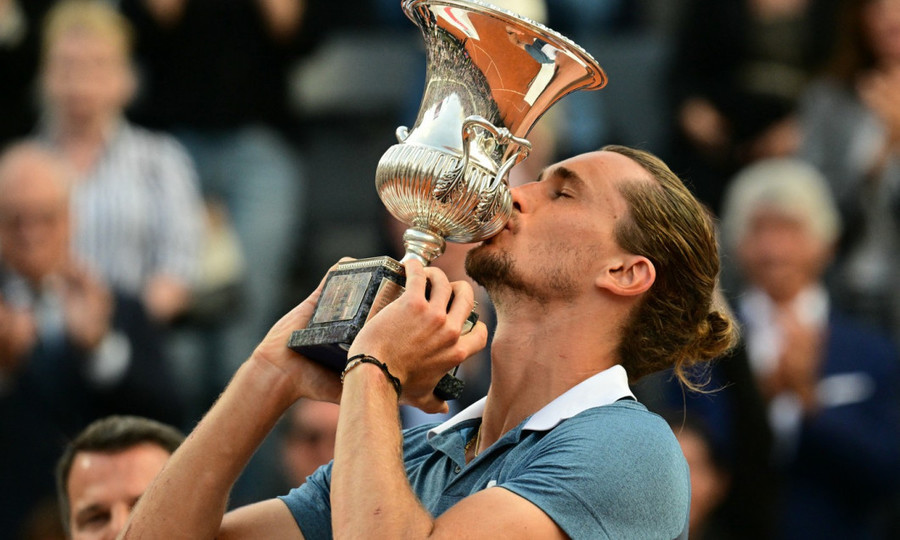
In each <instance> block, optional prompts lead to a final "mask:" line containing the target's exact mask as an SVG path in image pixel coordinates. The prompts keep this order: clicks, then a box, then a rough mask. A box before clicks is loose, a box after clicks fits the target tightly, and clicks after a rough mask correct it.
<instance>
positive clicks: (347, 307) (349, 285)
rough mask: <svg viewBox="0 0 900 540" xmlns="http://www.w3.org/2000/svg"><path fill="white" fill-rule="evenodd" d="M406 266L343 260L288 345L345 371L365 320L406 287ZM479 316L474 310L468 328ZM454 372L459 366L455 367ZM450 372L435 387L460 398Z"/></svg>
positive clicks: (378, 260) (443, 394) (383, 260)
mask: <svg viewBox="0 0 900 540" xmlns="http://www.w3.org/2000/svg"><path fill="white" fill-rule="evenodd" d="M405 284H406V274H405V272H404V269H403V266H402V265H401V264H400V263H399V262H397V261H396V260H394V259H392V258H391V257H373V258H369V259H360V260H357V261H348V262H344V263H339V264H338V265H337V267H335V269H334V270H332V271H331V272H329V273H328V276H327V277H326V281H325V287H324V289H323V290H322V296H320V297H319V301H318V303H317V304H316V309H315V312H314V313H313V317H312V319H310V321H309V324H308V325H307V327H306V328H304V329H302V330H295V331H294V332H293V333H292V334H291V339H290V341H289V342H288V347H289V348H290V349H291V350H293V351H296V352H298V353H300V354H302V355H304V356H306V357H307V358H309V359H310V360H313V361H314V362H318V363H320V364H322V365H325V366H327V367H330V368H331V369H333V370H335V371H338V372H340V371H343V369H344V367H345V366H346V365H347V351H348V350H349V349H350V344H351V343H353V340H354V339H355V338H356V335H357V334H359V331H360V330H362V327H363V325H364V324H365V323H366V321H368V320H369V319H370V318H371V317H373V316H375V314H376V313H378V312H379V311H381V309H382V308H384V307H385V306H386V305H388V304H389V303H391V302H393V301H394V300H396V299H397V298H398V297H399V296H400V295H401V294H402V293H403V291H404V287H403V286H404V285H405ZM477 321H478V314H477V313H475V311H474V310H473V311H472V313H471V314H470V315H469V318H468V320H467V323H466V326H465V328H464V329H463V333H465V332H468V331H469V330H471V329H472V327H473V326H475V323H476V322H477ZM452 373H453V374H455V373H456V370H453V372H452ZM453 374H450V373H448V374H446V375H444V376H443V378H441V380H440V382H439V383H438V385H437V386H436V387H435V389H434V394H435V396H437V397H438V398H440V399H443V400H448V399H456V398H458V397H459V396H460V394H461V392H462V389H463V382H462V381H461V380H459V379H457V378H456V377H454V376H453Z"/></svg>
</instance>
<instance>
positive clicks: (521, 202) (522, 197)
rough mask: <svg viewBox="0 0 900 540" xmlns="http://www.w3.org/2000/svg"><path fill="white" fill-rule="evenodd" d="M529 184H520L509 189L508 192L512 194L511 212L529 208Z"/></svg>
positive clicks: (525, 210) (521, 211)
mask: <svg viewBox="0 0 900 540" xmlns="http://www.w3.org/2000/svg"><path fill="white" fill-rule="evenodd" d="M529 185H530V184H525V185H522V186H516V187H514V188H511V189H510V190H509V194H510V195H511V196H512V206H513V213H520V214H521V213H524V212H528V211H529V210H531V204H532V203H531V202H530V198H529V193H528V186H529Z"/></svg>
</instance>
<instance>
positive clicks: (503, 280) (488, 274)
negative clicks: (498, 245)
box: [466, 244, 527, 296]
mask: <svg viewBox="0 0 900 540" xmlns="http://www.w3.org/2000/svg"><path fill="white" fill-rule="evenodd" d="M466 274H468V275H469V277H470V278H472V279H474V280H475V282H476V283H478V284H479V285H481V286H482V287H484V288H485V290H487V291H488V293H491V296H493V294H494V293H495V292H499V291H500V289H511V290H515V291H521V292H525V291H526V290H527V287H526V285H525V282H524V280H522V278H521V276H519V275H517V274H516V272H515V269H514V268H513V264H512V258H511V257H510V256H509V254H508V253H506V252H502V251H495V252H493V253H491V252H490V251H487V250H486V249H485V246H484V244H482V245H480V246H477V247H475V248H473V249H472V250H470V251H469V253H467V254H466Z"/></svg>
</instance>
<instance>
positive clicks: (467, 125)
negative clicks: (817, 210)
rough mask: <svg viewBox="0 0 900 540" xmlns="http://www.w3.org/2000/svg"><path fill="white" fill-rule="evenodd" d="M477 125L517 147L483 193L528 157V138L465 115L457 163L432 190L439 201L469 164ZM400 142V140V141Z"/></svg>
mask: <svg viewBox="0 0 900 540" xmlns="http://www.w3.org/2000/svg"><path fill="white" fill-rule="evenodd" d="M476 127H479V128H482V129H484V130H485V131H487V132H489V133H491V134H492V135H493V136H494V138H495V139H496V141H497V143H498V144H514V145H516V146H517V147H518V148H516V151H515V152H514V153H513V154H512V155H510V156H509V157H508V158H507V159H506V161H504V162H503V165H501V166H500V169H499V170H498V171H497V175H496V176H495V177H494V180H493V182H491V185H490V186H488V187H487V188H486V189H485V190H484V195H488V196H490V195H492V194H493V193H494V192H496V191H497V188H498V187H499V186H500V184H501V183H502V182H503V178H504V177H505V176H506V174H507V173H509V171H510V169H512V168H513V167H514V166H515V165H516V164H517V163H519V162H520V161H522V160H523V159H525V158H526V157H528V154H529V153H530V152H531V142H529V141H528V139H523V138H522V137H516V136H515V135H513V134H512V133H510V131H509V130H508V129H506V128H498V127H497V126H495V125H494V124H492V123H491V122H490V121H489V120H487V119H486V118H484V117H483V116H479V115H477V114H473V115H471V116H468V117H466V119H465V120H463V123H462V130H461V134H462V143H463V144H462V157H461V158H460V160H459V163H458V164H457V165H456V167H454V168H453V169H451V170H450V171H447V173H445V174H444V175H443V178H441V181H440V182H439V183H438V186H437V187H436V188H435V190H434V195H435V197H436V198H437V199H438V200H440V201H441V202H446V198H447V197H448V196H449V194H450V193H452V192H453V189H454V188H455V187H456V185H457V184H458V183H459V182H460V181H461V180H462V179H463V173H464V172H465V170H466V167H467V166H468V165H469V155H470V151H469V148H470V147H471V142H472V137H473V136H474V133H475V131H474V128H476ZM401 136H402V137H403V138H404V139H405V138H406V136H407V134H406V130H405V129H403V132H402V133H401V128H398V129H397V138H398V139H400V137H401ZM401 142H402V141H401Z"/></svg>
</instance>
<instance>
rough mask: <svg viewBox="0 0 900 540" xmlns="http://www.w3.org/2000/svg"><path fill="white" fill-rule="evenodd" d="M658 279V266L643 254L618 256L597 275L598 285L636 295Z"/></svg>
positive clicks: (619, 293) (618, 292)
mask: <svg viewBox="0 0 900 540" xmlns="http://www.w3.org/2000/svg"><path fill="white" fill-rule="evenodd" d="M654 281H656V268H655V267H654V266H653V263H652V262H650V259H648V258H647V257H644V256H641V255H625V256H622V257H620V258H618V259H617V260H616V261H613V263H612V264H611V265H610V266H608V267H607V268H606V269H605V270H604V271H603V273H602V274H600V275H599V276H598V277H597V281H596V285H597V286H598V287H600V288H601V289H606V290H608V291H610V292H611V293H614V294H617V295H619V296H636V295H638V294H641V293H643V292H646V291H647V289H649V288H650V286H651V285H653V282H654Z"/></svg>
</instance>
